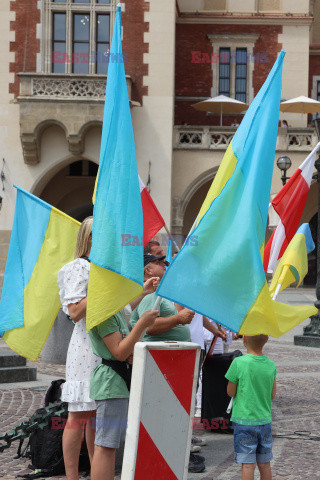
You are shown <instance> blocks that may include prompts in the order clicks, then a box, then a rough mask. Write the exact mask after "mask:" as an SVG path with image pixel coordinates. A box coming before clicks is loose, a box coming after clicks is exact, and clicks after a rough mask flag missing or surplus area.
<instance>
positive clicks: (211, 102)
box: [191, 95, 249, 125]
mask: <svg viewBox="0 0 320 480" xmlns="http://www.w3.org/2000/svg"><path fill="white" fill-rule="evenodd" d="M191 106H192V107H193V108H195V109H196V110H200V111H201V112H211V113H220V125H222V114H223V113H241V112H243V111H244V110H247V109H248V108H249V105H247V104H246V103H243V102H240V101H239V100H235V99H234V98H230V97H226V96H225V95H219V96H218V97H212V98H208V99H207V100H204V101H202V102H199V103H195V104H193V105H191Z"/></svg>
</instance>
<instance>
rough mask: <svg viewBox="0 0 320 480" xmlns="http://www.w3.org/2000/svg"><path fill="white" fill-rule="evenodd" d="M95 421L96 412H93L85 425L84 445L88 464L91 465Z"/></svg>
mask: <svg viewBox="0 0 320 480" xmlns="http://www.w3.org/2000/svg"><path fill="white" fill-rule="evenodd" d="M95 420H96V411H93V412H91V415H90V417H89V419H88V421H87V425H86V443H87V449H88V454H89V459H90V464H91V463H92V459H93V452H94V439H95V435H96V426H95Z"/></svg>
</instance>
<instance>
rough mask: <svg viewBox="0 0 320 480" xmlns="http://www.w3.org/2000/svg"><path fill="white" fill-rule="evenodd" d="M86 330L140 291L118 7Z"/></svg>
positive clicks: (139, 240)
mask: <svg viewBox="0 0 320 480" xmlns="http://www.w3.org/2000/svg"><path fill="white" fill-rule="evenodd" d="M90 260H91V267H90V275H89V286H88V300H87V330H90V329H91V328H92V327H94V326H95V325H98V324H99V323H101V322H102V321H104V320H106V319H107V318H109V317H111V316H112V315H114V314H115V313H116V312H118V311H119V310H120V309H121V308H123V307H124V306H125V305H127V304H128V303H129V302H131V300H133V299H134V298H136V297H137V296H138V295H140V294H141V293H142V291H143V215H142V204H141V196H140V187H139V180H138V170H137V160H136V153H135V145H134V137H133V128H132V121H131V113H130V105H129V98H128V91H127V83H126V76H125V70H124V63H123V56H122V47H121V7H117V14H116V20H115V25H114V33H113V39H112V46H111V52H110V62H109V68H108V78H107V88H106V99H105V108H104V117H103V127H102V138H101V149H100V164H99V175H98V180H97V188H96V198H95V204H94V210H93V230H92V248H91V253H90Z"/></svg>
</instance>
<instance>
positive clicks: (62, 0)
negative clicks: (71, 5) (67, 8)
mask: <svg viewBox="0 0 320 480" xmlns="http://www.w3.org/2000/svg"><path fill="white" fill-rule="evenodd" d="M53 3H66V0H53Z"/></svg>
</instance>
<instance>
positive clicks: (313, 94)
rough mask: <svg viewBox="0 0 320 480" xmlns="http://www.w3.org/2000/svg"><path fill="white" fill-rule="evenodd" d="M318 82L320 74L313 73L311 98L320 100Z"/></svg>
mask: <svg viewBox="0 0 320 480" xmlns="http://www.w3.org/2000/svg"><path fill="white" fill-rule="evenodd" d="M318 82H320V75H312V90H311V98H313V99H314V100H318Z"/></svg>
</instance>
